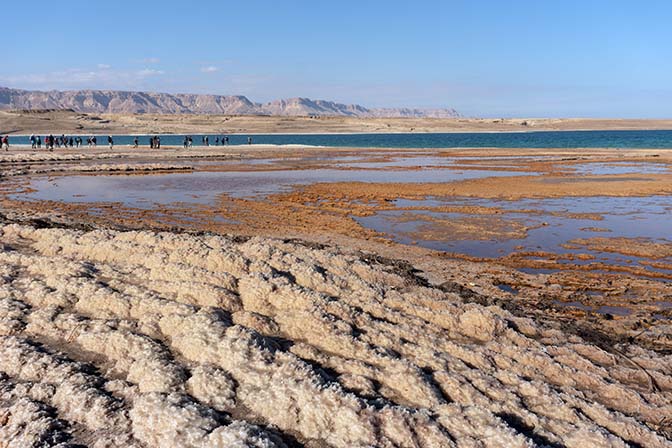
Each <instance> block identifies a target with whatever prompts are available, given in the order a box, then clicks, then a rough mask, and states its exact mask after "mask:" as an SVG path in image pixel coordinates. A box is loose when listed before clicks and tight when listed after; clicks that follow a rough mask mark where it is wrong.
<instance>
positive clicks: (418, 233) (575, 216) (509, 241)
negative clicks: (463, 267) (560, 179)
mask: <svg viewBox="0 0 672 448" xmlns="http://www.w3.org/2000/svg"><path fill="white" fill-rule="evenodd" d="M396 206H397V207H400V208H401V207H403V208H405V210H386V211H381V212H378V213H376V214H374V215H372V216H366V217H358V218H356V219H357V221H358V222H359V223H360V224H362V225H363V226H364V227H368V228H371V229H374V230H377V231H380V232H384V233H386V234H387V235H389V236H390V237H391V238H393V239H394V240H395V241H398V242H401V243H405V244H411V243H416V244H418V245H420V246H423V247H427V248H430V249H435V250H441V251H447V252H454V253H459V254H465V255H469V256H474V257H481V258H498V257H502V256H506V255H510V254H514V253H520V252H552V253H556V254H560V255H565V256H566V257H567V258H568V259H569V258H572V259H571V260H560V262H561V263H563V262H564V263H569V262H570V261H571V263H573V264H589V263H593V262H602V263H606V264H614V265H631V266H636V265H639V262H640V261H642V260H643V259H642V258H641V257H637V256H630V255H623V254H618V253H609V252H602V251H597V250H590V249H588V248H584V247H580V248H571V247H569V248H568V247H563V246H564V245H566V244H567V243H568V242H569V241H571V240H574V239H579V238H583V239H585V238H592V237H604V236H605V232H606V231H608V232H609V233H608V234H607V235H608V236H609V237H622V238H646V239H648V240H651V241H655V242H659V243H663V244H672V231H671V230H670V225H669V217H670V216H671V213H672V200H671V199H670V198H669V197H668V196H652V197H575V198H553V199H522V200H517V201H507V200H498V199H471V198H444V199H442V198H431V199H427V200H414V201H410V200H397V201H396ZM463 206H479V207H487V208H490V209H492V211H495V209H499V210H500V211H505V213H500V214H489V215H487V216H490V217H493V219H497V220H501V221H502V222H503V223H505V224H511V223H518V224H520V226H525V227H527V232H526V233H524V234H522V235H520V237H519V238H510V237H509V236H508V234H507V233H503V235H504V236H505V237H503V238H501V239H499V238H496V237H495V238H489V239H481V238H480V237H479V234H478V232H479V229H478V228H476V229H472V230H473V233H472V235H473V236H472V237H471V238H464V237H462V238H460V236H459V235H455V234H454V233H452V234H451V233H450V226H445V227H444V228H445V229H446V230H445V232H444V233H443V234H442V233H441V231H442V227H441V222H459V221H460V220H465V221H468V222H473V219H474V218H476V217H479V216H481V217H482V216H483V215H482V214H476V213H454V212H452V213H447V212H437V211H431V210H412V209H411V210H409V208H413V207H417V208H420V207H423V208H432V207H463ZM409 215H410V216H415V219H409ZM591 218H593V219H591ZM594 218H599V220H595V219H594ZM432 225H434V226H435V228H433V229H431V226H432ZM428 227H429V228H430V229H431V232H428V231H427V229H428ZM481 230H482V234H489V231H490V230H491V229H490V228H484V229H481ZM427 235H430V236H431V237H432V238H431V239H423V236H427ZM579 254H588V255H591V256H592V257H591V259H584V260H581V259H576V256H577V255H579ZM586 258H588V257H586ZM658 261H660V262H662V263H672V259H667V258H663V259H660V260H658ZM640 267H642V266H640ZM647 269H649V270H652V271H658V272H667V273H670V272H669V271H667V270H665V269H659V268H655V267H650V266H649V267H647ZM535 272H536V271H535Z"/></svg>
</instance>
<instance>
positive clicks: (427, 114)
mask: <svg viewBox="0 0 672 448" xmlns="http://www.w3.org/2000/svg"><path fill="white" fill-rule="evenodd" d="M8 109H25V110H34V109H72V110H74V111H77V112H82V113H119V114H124V113H127V114H131V113H136V114H137V113H140V114H142V113H153V114H223V115H279V116H311V115H321V116H349V117H386V118H396V117H408V118H456V117H459V116H460V114H459V113H458V112H457V111H456V110H455V109H449V108H446V109H410V108H379V109H376V108H366V107H364V106H360V105H357V104H341V103H336V102H333V101H325V100H311V99H308V98H289V99H282V100H276V101H271V102H269V103H255V102H252V101H250V100H249V99H248V98H247V97H245V96H242V95H200V94H182V93H180V94H169V93H154V92H128V91H117V90H76V91H59V90H50V91H37V90H22V89H10V88H7V87H0V110H8Z"/></svg>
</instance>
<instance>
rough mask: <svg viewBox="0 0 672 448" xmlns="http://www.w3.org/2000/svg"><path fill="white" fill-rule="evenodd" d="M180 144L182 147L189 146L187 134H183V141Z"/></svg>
mask: <svg viewBox="0 0 672 448" xmlns="http://www.w3.org/2000/svg"><path fill="white" fill-rule="evenodd" d="M182 145H183V146H184V149H187V147H188V146H189V136H188V135H185V136H184V141H183V142H182Z"/></svg>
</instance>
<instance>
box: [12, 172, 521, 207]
mask: <svg viewBox="0 0 672 448" xmlns="http://www.w3.org/2000/svg"><path fill="white" fill-rule="evenodd" d="M531 174H534V173H531ZM518 175H520V173H515V172H506V171H486V170H466V171H464V172H462V171H452V170H429V171H422V170H408V171H403V170H402V171H395V172H394V173H393V175H391V174H390V173H389V172H386V171H371V170H334V169H318V170H283V171H245V172H189V173H171V174H157V175H141V176H138V175H135V176H134V175H130V176H129V175H101V176H68V177H58V178H53V179H35V180H33V181H32V182H31V183H30V185H29V186H30V188H31V189H33V190H35V191H34V192H31V193H28V194H20V195H15V196H14V197H16V198H17V199H26V198H27V199H37V200H53V201H66V202H122V203H124V204H125V205H127V206H130V207H147V204H152V203H155V204H169V203H173V202H188V203H211V202H212V201H213V200H214V199H215V197H216V196H217V195H219V194H222V193H227V194H229V195H231V196H232V197H256V196H264V195H268V194H272V193H278V192H281V191H288V190H290V189H291V188H292V187H293V186H295V185H305V184H312V183H318V182H401V183H418V182H428V183H439V182H452V181H457V180H464V179H477V178H483V177H505V176H518Z"/></svg>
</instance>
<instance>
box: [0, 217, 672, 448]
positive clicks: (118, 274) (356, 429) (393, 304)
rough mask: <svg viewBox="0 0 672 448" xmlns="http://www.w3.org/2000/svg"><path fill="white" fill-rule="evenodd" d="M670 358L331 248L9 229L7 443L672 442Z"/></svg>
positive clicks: (2, 265)
mask: <svg viewBox="0 0 672 448" xmlns="http://www.w3.org/2000/svg"><path fill="white" fill-rule="evenodd" d="M671 374H672V356H669V355H663V354H660V353H656V352H651V351H647V350H644V349H642V348H640V347H637V346H634V345H633V346H628V345H624V346H620V347H619V350H618V353H612V352H608V351H605V350H603V349H601V348H599V347H597V346H594V345H591V344H590V343H587V342H585V341H582V340H581V339H580V338H578V337H576V336H571V337H570V336H569V335H566V334H565V333H563V332H561V331H558V330H554V329H550V328H547V327H545V326H544V325H542V324H539V323H537V322H535V321H533V320H531V319H525V318H520V317H516V316H513V315H511V314H510V313H509V312H507V311H504V310H502V309H501V308H498V307H494V306H491V307H486V306H481V305H477V304H473V303H464V302H463V301H462V299H461V298H460V297H459V296H457V295H455V294H452V293H446V292H443V291H441V290H439V289H435V288H431V287H426V286H422V285H420V284H416V283H414V282H413V281H412V280H409V279H408V278H407V277H404V276H401V275H399V274H397V273H396V272H395V271H394V268H393V267H390V266H385V265H380V264H376V263H369V262H365V261H364V260H363V259H361V258H359V257H357V256H355V255H349V254H347V253H344V252H342V251H340V250H337V249H333V248H315V247H309V246H304V245H301V244H300V243H285V242H282V241H278V240H273V239H265V238H252V239H250V240H248V241H246V242H240V241H237V240H233V239H227V238H226V237H217V236H193V235H187V234H177V233H152V232H113V231H107V230H97V231H92V232H88V233H85V232H79V231H73V230H65V229H35V228H32V227H28V226H19V225H7V226H4V227H0V446H2V447H3V448H4V447H27V446H62V447H64V446H68V445H78V444H79V445H87V446H93V447H117V446H119V447H121V446H123V447H150V446H151V447H154V446H156V447H166V446H180V447H282V446H297V445H299V446H301V445H304V446H313V447H322V446H332V447H368V446H376V447H451V446H459V447H502V446H506V447H528V446H553V447H555V446H567V447H627V446H646V447H669V446H672V442H671V441H670V426H669V425H670V422H669V417H670V416H672V379H671V378H672V375H671ZM666 418H667V419H668V420H665V419H666Z"/></svg>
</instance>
